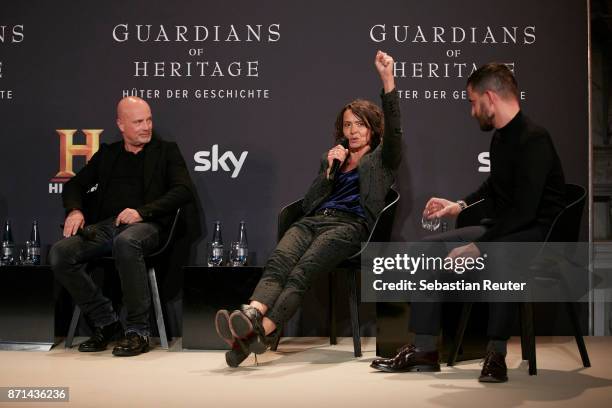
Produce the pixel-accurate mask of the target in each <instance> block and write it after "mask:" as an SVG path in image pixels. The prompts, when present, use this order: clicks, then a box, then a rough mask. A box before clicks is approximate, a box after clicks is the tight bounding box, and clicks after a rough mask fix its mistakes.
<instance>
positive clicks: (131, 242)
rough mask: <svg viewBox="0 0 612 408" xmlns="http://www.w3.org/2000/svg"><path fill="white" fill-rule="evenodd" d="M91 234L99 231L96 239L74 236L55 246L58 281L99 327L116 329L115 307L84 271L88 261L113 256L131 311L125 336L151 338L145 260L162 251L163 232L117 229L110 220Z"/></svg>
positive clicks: (150, 227) (151, 226)
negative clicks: (112, 325) (160, 243)
mask: <svg viewBox="0 0 612 408" xmlns="http://www.w3.org/2000/svg"><path fill="white" fill-rule="evenodd" d="M89 228H90V229H92V230H93V231H95V237H93V238H92V239H84V238H82V237H81V236H78V235H75V236H72V237H69V238H64V239H62V240H61V241H58V242H56V243H55V244H54V245H53V247H52V248H51V251H50V252H49V261H50V264H51V268H52V269H53V273H54V275H55V278H56V279H57V280H58V281H59V282H60V283H61V284H62V285H63V286H64V287H65V288H66V289H67V290H68V292H69V293H70V294H71V295H72V297H73V299H74V301H75V303H76V304H77V305H79V307H80V308H81V310H82V311H83V313H85V315H86V316H87V317H88V318H89V319H90V320H91V321H92V322H93V324H94V325H95V326H96V327H102V326H106V325H108V324H110V323H114V322H116V321H117V320H118V317H117V314H116V313H115V311H114V310H113V306H112V302H111V301H110V299H108V298H106V297H105V296H104V295H103V294H102V290H101V289H100V288H99V287H98V286H97V285H96V284H95V283H94V282H93V280H92V279H91V277H90V276H89V274H88V273H87V272H86V271H85V266H86V265H87V263H88V262H89V261H92V260H94V259H96V258H99V257H102V256H108V255H112V256H113V258H114V259H115V266H116V268H117V271H118V272H119V277H120V279H121V290H122V293H123V305H124V306H125V308H126V311H127V318H126V332H130V331H131V332H136V333H138V334H140V335H142V336H148V335H149V334H150V331H149V308H150V305H151V294H150V290H149V282H148V277H147V269H146V266H145V262H144V257H145V256H146V255H148V254H150V253H152V252H153V251H155V249H156V248H157V247H158V246H159V236H160V226H159V225H157V224H155V223H150V222H139V223H135V224H130V225H120V226H119V227H115V225H114V219H109V220H105V221H102V222H99V223H97V224H94V225H92V226H90V227H89Z"/></svg>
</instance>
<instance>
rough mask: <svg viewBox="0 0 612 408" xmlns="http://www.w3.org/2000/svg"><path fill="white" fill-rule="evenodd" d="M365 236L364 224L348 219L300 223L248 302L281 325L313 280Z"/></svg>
mask: <svg viewBox="0 0 612 408" xmlns="http://www.w3.org/2000/svg"><path fill="white" fill-rule="evenodd" d="M367 233H368V230H367V226H366V223H365V220H362V219H360V218H357V217H353V216H351V215H346V216H344V215H340V216H326V215H314V216H308V217H304V218H302V219H300V220H299V221H297V222H295V223H294V224H293V225H292V226H291V227H290V228H289V229H288V230H287V232H286V233H285V235H284V236H283V238H282V239H281V240H280V242H279V243H278V245H277V246H276V248H275V249H274V251H273V252H272V254H271V255H270V257H269V258H268V261H267V262H266V266H265V268H264V272H263V275H262V277H261V280H260V281H259V283H258V284H257V287H256V288H255V290H254V292H253V295H252V296H251V300H255V301H258V302H260V303H263V304H265V305H266V306H268V308H269V309H268V312H267V314H266V316H267V317H268V318H269V319H270V320H272V321H273V322H274V323H275V324H276V325H277V326H280V325H283V324H284V323H285V322H287V320H289V319H290V318H291V316H293V314H294V313H295V312H296V310H297V308H298V307H299V306H300V304H301V303H302V298H303V296H304V293H305V292H306V291H307V290H308V289H309V288H310V285H311V283H312V280H313V278H314V276H315V275H316V274H317V273H319V272H326V271H329V270H330V269H332V268H334V267H335V266H336V265H338V264H339V263H340V262H342V261H343V260H345V259H346V258H348V257H349V256H351V255H353V254H354V253H356V252H358V251H359V249H360V246H361V242H362V241H364V240H365V239H366V238H367Z"/></svg>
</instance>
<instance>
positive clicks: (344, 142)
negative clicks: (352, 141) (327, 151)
mask: <svg viewBox="0 0 612 408" xmlns="http://www.w3.org/2000/svg"><path fill="white" fill-rule="evenodd" d="M340 144H341V145H342V147H344V148H345V149H348V147H349V140H348V139H347V138H344V139H342V142H341V143H340ZM341 165H342V162H341V161H340V160H338V159H334V161H333V162H332V165H331V169H330V170H329V180H330V181H334V180H335V179H336V175H337V174H338V171H339V170H340V166H341Z"/></svg>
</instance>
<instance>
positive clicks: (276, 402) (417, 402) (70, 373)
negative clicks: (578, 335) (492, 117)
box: [0, 337, 612, 408]
mask: <svg viewBox="0 0 612 408" xmlns="http://www.w3.org/2000/svg"><path fill="white" fill-rule="evenodd" d="M339 340H340V343H339V344H338V345H336V346H330V345H329V344H328V339H326V338H285V339H283V341H282V342H281V345H280V346H279V352H277V353H272V352H268V353H266V354H264V355H262V356H260V358H259V365H258V366H256V365H255V362H254V359H253V358H252V357H250V358H249V359H247V360H246V361H245V362H244V363H243V364H242V366H241V367H240V368H238V369H231V368H228V367H227V366H226V365H225V360H224V356H223V352H221V351H193V352H192V351H190V352H172V351H170V352H167V351H164V350H161V349H159V348H155V349H153V350H152V351H150V352H148V353H146V354H143V355H140V356H137V357H130V358H118V357H113V356H112V355H111V349H112V348H109V349H108V350H107V351H105V352H100V353H79V352H78V351H77V350H76V348H75V349H72V350H65V349H64V348H63V343H60V344H59V345H58V346H56V347H55V348H54V349H52V350H51V351H50V352H35V351H31V352H27V351H20V352H15V351H0V387H7V386H11V387H12V386H14V387H24V386H30V387H32V386H40V387H50V386H56V387H69V388H70V402H69V403H18V404H15V403H12V404H11V403H0V407H2V406H17V407H24V408H25V407H27V406H32V407H43V406H50V407H61V406H70V407H196V406H197V407H214V408H217V407H244V408H250V407H266V408H273V407H287V408H299V407H310V408H314V407H326V408H327V407H338V408H345V407H368V406H369V407H372V408H374V407H385V408H387V407H418V408H420V407H470V408H473V407H493V408H505V407H524V406H529V407H555V408H558V407H584V408H586V407H610V406H612V338H611V337H589V338H586V339H585V340H586V343H587V348H588V351H589V354H590V358H591V363H592V365H593V367H591V368H588V369H584V368H582V364H581V362H580V357H579V354H578V350H577V348H576V345H575V343H574V341H573V338H571V337H538V339H537V358H538V375H537V376H529V375H528V373H527V363H526V362H521V360H520V345H519V342H518V339H517V338H513V339H512V340H511V344H510V346H509V352H508V358H507V363H508V368H509V372H508V375H509V378H510V381H509V382H508V383H505V384H480V383H478V382H477V377H478V374H479V373H480V368H481V367H480V364H479V363H480V362H479V361H469V362H463V363H459V364H458V365H457V366H456V367H452V368H448V367H446V366H444V367H443V368H442V371H441V372H440V373H427V374H421V373H405V374H387V373H379V372H375V371H374V370H372V369H371V368H370V367H369V364H370V362H371V361H372V359H373V358H374V357H375V356H374V351H375V339H373V338H366V339H363V341H364V344H363V346H364V356H363V357H362V358H359V359H355V358H354V357H353V351H352V340H351V339H350V338H341V339H339ZM179 347H180V340H179V341H178V342H176V343H174V345H173V347H172V349H178V348H179Z"/></svg>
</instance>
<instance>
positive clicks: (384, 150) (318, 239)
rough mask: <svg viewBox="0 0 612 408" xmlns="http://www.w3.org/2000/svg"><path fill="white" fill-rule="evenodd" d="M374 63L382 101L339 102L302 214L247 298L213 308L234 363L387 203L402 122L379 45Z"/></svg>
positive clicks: (256, 347)
mask: <svg viewBox="0 0 612 408" xmlns="http://www.w3.org/2000/svg"><path fill="white" fill-rule="evenodd" d="M374 65H375V66H376V70H377V71H378V74H379V76H380V79H381V81H382V85H383V93H382V96H381V97H382V106H383V109H382V110H381V109H380V108H379V107H378V106H377V105H376V104H374V103H373V102H370V101H367V100H363V99H357V100H355V101H353V102H351V103H349V104H347V105H346V106H344V107H343V108H342V110H341V111H340V112H339V114H338V117H337V119H336V124H335V142H336V146H335V147H333V148H332V149H330V150H329V151H328V152H327V153H326V154H325V157H324V158H323V159H322V160H321V166H320V169H319V174H318V176H317V178H315V180H314V181H313V183H312V185H311V186H310V188H309V190H308V192H307V193H306V196H305V197H304V200H303V203H302V209H303V212H304V214H305V215H304V216H303V217H302V218H301V219H299V220H298V221H296V222H295V223H294V224H293V225H292V226H291V227H290V228H289V229H288V230H287V232H286V233H285V235H284V236H283V238H282V239H281V240H280V241H279V243H278V245H277V246H276V248H275V249H274V251H273V252H272V254H271V255H270V257H269V258H268V261H267V262H266V265H265V268H264V271H263V275H262V277H261V280H260V281H259V283H258V284H257V287H256V288H255V290H254V291H253V294H252V295H251V297H250V299H249V304H245V305H242V306H241V307H240V309H239V310H235V311H233V312H231V313H230V312H228V311H227V310H219V311H218V312H217V315H216V318H215V327H216V329H217V333H218V334H219V336H220V337H221V338H222V339H223V340H225V341H226V342H227V343H228V344H229V345H230V346H231V347H232V350H231V351H228V352H227V353H226V356H225V357H226V362H227V364H228V365H229V366H231V367H237V366H238V365H239V364H240V363H241V362H242V361H244V359H246V358H247V357H248V355H249V354H250V353H255V354H261V353H263V352H265V351H266V350H267V349H268V348H269V346H270V345H271V343H272V342H273V341H274V338H275V332H276V331H277V330H276V329H277V328H280V327H282V325H283V324H285V322H287V321H288V320H289V319H290V318H291V316H292V315H293V314H294V313H295V311H296V310H297V308H298V307H299V305H300V304H301V302H302V298H303V295H304V293H305V292H306V291H307V290H308V289H309V288H310V285H311V282H312V279H313V277H314V276H315V275H316V274H317V273H319V272H325V271H328V270H330V269H331V268H333V267H335V266H336V265H338V264H339V263H340V262H342V261H343V260H345V259H346V258H348V257H349V256H351V255H352V254H354V253H356V252H358V251H359V249H360V245H361V242H362V241H364V240H366V239H367V237H368V234H369V232H370V230H371V228H372V227H373V225H374V222H375V220H376V217H377V215H378V213H379V212H380V211H381V210H382V209H383V208H384V206H385V197H386V195H387V193H388V192H389V190H390V188H391V185H392V184H393V182H394V181H395V177H394V173H395V170H396V169H397V168H398V166H399V163H400V160H401V139H402V129H401V123H400V109H399V98H398V94H397V91H396V90H395V80H394V77H393V58H391V56H390V55H388V54H386V53H384V52H382V51H378V52H377V54H376V57H375V61H374ZM383 135H384V136H383ZM279 331H280V330H279Z"/></svg>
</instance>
